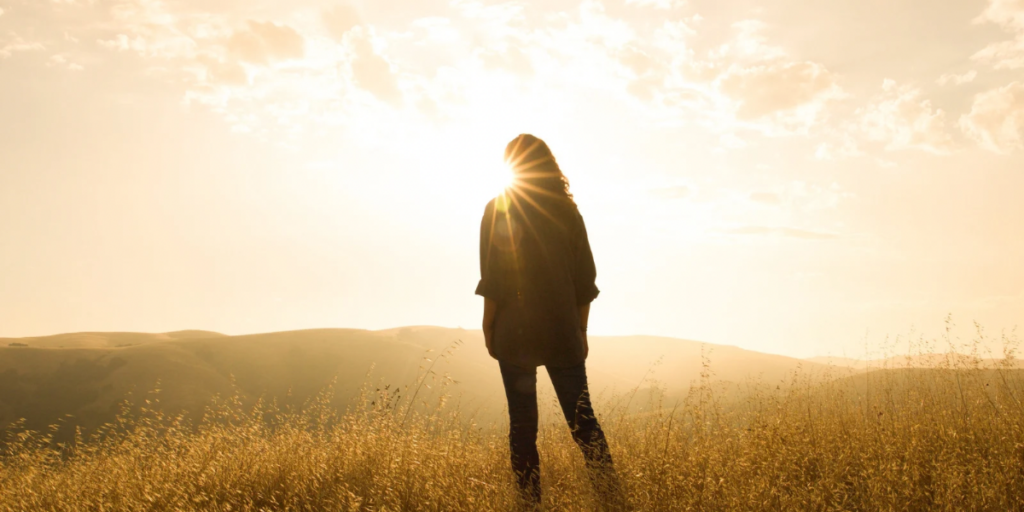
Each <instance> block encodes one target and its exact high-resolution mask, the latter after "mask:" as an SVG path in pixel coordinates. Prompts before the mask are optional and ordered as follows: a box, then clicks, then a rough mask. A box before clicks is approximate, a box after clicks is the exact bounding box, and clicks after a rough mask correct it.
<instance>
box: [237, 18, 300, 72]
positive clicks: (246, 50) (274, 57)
mask: <svg viewBox="0 0 1024 512" xmlns="http://www.w3.org/2000/svg"><path fill="white" fill-rule="evenodd" d="M248 25H249V26H248V28H247V29H244V30H239V31H237V32H235V33H234V35H232V36H231V39H229V40H228V43H227V47H228V50H229V51H230V52H231V53H232V54H234V55H236V56H237V57H238V58H239V59H240V60H242V61H245V62H250V63H253V64H269V63H271V62H274V61H280V60H289V59H301V58H302V57H303V56H305V53H306V41H305V39H303V37H302V36H301V35H299V33H298V32H296V31H295V29H293V28H291V27H289V26H287V25H278V24H276V23H272V22H265V23H261V22H258V21H252V20H249V22H248Z"/></svg>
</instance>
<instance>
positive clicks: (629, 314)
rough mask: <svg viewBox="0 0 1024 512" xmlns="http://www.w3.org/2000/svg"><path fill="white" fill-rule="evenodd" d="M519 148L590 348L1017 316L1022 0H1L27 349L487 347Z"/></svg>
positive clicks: (15, 254)
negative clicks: (514, 142)
mask: <svg viewBox="0 0 1024 512" xmlns="http://www.w3.org/2000/svg"><path fill="white" fill-rule="evenodd" d="M520 132H530V133H534V134H536V135H538V136H540V137H542V138H544V139H546V140H547V141H548V142H549V144H550V146H551V148H552V150H553V151H554V153H555V155H556V156H557V157H558V159H559V162H560V163H561V164H562V167H563V169H564V171H565V173H566V174H567V175H568V176H569V178H570V179H571V180H572V185H573V192H574V193H575V194H576V198H577V202H578V203H579V205H580V210H581V211H582V212H583V214H584V216H585V218H586V219H587V225H588V228H589V231H590V239H591V242H592V244H593V247H594V252H595V257H596V261H597V266H598V285H599V286H600V287H601V289H602V291H603V293H602V295H601V297H600V298H599V299H598V301H597V302H596V303H595V305H594V310H593V319H592V322H591V331H592V332H595V333H607V334H612V333H617V334H641V333H645V334H664V335H672V336H678V337H685V338H691V339H700V340H705V341H709V342H713V343H727V344H735V345H740V346H742V347H744V348H749V349H754V350H761V351H768V352H775V353H782V354H789V355H798V356H809V355H824V354H835V355H841V354H844V353H845V354H847V355H854V356H856V355H862V354H863V353H864V347H865V343H866V341H867V342H868V343H869V344H877V343H879V342H881V340H883V339H884V336H885V335H886V334H890V335H900V334H903V335H905V334H907V333H908V332H910V331H911V330H912V329H914V328H917V329H918V330H919V331H924V332H925V333H928V334H933V333H937V332H939V331H940V330H941V328H942V325H943V319H944V318H945V316H946V314H947V313H953V315H954V318H955V320H956V321H957V322H958V323H959V324H962V325H966V324H970V323H971V321H973V320H978V321H979V322H981V323H983V324H984V325H985V326H986V327H987V328H988V330H989V332H991V333H994V334H997V335H998V332H999V331H1000V330H1001V329H1009V328H1012V327H1014V326H1015V325H1017V324H1018V323H1019V322H1020V321H1021V320H1022V319H1024V264H1022V262H1024V201H1022V192H1024V0H989V1H988V2H986V1H984V0H975V1H967V0H951V1H943V2H935V1H934V0H884V1H883V0H834V1H829V2H820V1H811V0H777V1H765V2H755V1H744V0H736V1H732V0H728V1H722V0H717V1H710V0H694V1H682V0H604V1H597V0H586V1H582V2H581V1H579V0H546V1H543V2H542V1H534V2H526V1H513V2H500V1H465V0H451V1H444V0H365V1H354V2H351V3H338V2H330V1H308V0H297V1H296V0H292V1H284V0H276V1H268V0H246V1H242V0H203V1H199V0H177V1H175V0H168V1H163V2H161V1H158V0H114V1H111V0H0V336H27V335H41V334H52V333H57V332H67V331H83V330H122V331H151V332H156V331H169V330H177V329H188V328H195V329H210V330H217V331H222V332H226V333H232V334H240V333H251V332H262V331H272V330H288V329H300V328H312V327H366V328H385V327H394V326H399V325H410V324H432V325H444V326H463V327H467V328H478V325H479V317H480V312H481V309H482V300H481V299H480V298H479V297H476V296H474V295H473V289H474V287H475V285H476V280H477V279H478V263H477V243H478V242H477V237H478V234H479V223H480V216H481V214H482V213H483V207H484V205H485V204H486V202H487V200H488V199H489V198H490V197H492V196H493V195H494V194H495V193H496V192H497V190H498V189H499V187H500V185H501V183H502V179H503V176H504V174H503V170H502V166H501V157H502V152H503V149H504V145H505V143H506V142H508V141H509V140H511V139H512V138H513V137H514V136H515V135H517V134H519V133H520Z"/></svg>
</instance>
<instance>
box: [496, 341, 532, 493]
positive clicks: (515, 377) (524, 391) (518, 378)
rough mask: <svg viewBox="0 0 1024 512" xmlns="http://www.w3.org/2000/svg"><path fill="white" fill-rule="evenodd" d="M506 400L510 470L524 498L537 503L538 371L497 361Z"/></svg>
mask: <svg viewBox="0 0 1024 512" xmlns="http://www.w3.org/2000/svg"><path fill="white" fill-rule="evenodd" d="M499 366H500V368H501V380H502V382H504V384H505V398H507V399H508V419H509V429H508V441H509V451H511V452H512V471H513V472H514V473H515V475H516V479H517V482H518V483H519V490H520V491H521V492H522V495H523V498H524V499H526V500H527V501H532V502H534V503H539V502H540V455H539V454H538V453H537V368H522V367H519V366H515V365H511V364H508V363H504V362H500V361H499Z"/></svg>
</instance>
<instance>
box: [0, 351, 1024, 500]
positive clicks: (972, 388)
mask: <svg viewBox="0 0 1024 512" xmlns="http://www.w3.org/2000/svg"><path fill="white" fill-rule="evenodd" d="M964 361H965V359H964V358H962V357H959V358H955V359H954V358H951V359H949V364H947V365H945V367H940V368H937V369H914V368H904V369H899V368H891V369H881V370H876V371H872V372H868V373H864V374H860V375H857V376H853V377H848V376H847V377H841V378H836V379H832V380H828V381H825V382H821V381H820V380H818V379H814V380H813V381H812V380H810V379H805V378H804V377H803V376H802V375H801V374H800V372H794V373H793V375H792V377H791V379H790V380H789V382H787V383H784V384H781V385H777V386H776V385H771V386H767V385H761V384H757V383H753V382H751V383H749V384H747V385H745V386H744V392H743V393H736V392H735V390H733V391H731V392H729V393H728V396H725V395H723V394H722V393H721V392H720V391H718V390H716V386H714V385H713V384H712V383H713V380H712V378H711V374H712V372H713V369H714V367H713V364H710V363H707V364H706V366H705V372H704V374H703V376H702V378H701V380H700V382H699V383H698V385H697V386H695V387H694V388H692V389H691V391H690V393H689V394H688V395H687V396H686V397H685V398H684V399H683V400H680V401H678V402H675V403H661V402H659V399H658V396H661V395H657V394H649V395H648V396H643V395H645V394H647V392H641V393H639V394H627V395H625V396H621V397H619V398H617V399H616V400H612V401H606V402H605V403H604V405H603V408H602V409H603V410H600V411H599V414H600V415H601V420H602V422H603V423H604V426H605V428H606V430H607V432H608V435H609V439H610V442H611V444H612V450H613V454H614V457H615V459H616V466H617V469H618V472H619V474H620V476H621V478H622V481H623V484H624V487H625V490H626V492H627V493H628V499H629V501H630V504H631V506H632V507H633V508H634V509H637V510H1022V509H1024V409H1022V403H1021V400H1022V399H1024V378H1022V376H1021V375H1020V371H1019V370H1015V369H1011V368H998V367H997V368H987V367H984V366H982V365H981V364H975V365H971V364H964ZM403 395H410V396H409V397H408V398H405V397H403ZM158 399H159V392H157V393H153V394H151V395H150V397H149V398H148V399H146V400H145V401H144V402H143V403H142V404H141V405H142V406H143V407H142V408H141V409H137V410H136V411H137V412H132V411H133V410H132V409H131V408H129V407H126V408H125V412H124V414H123V415H122V416H121V417H119V419H118V421H116V422H114V423H112V424H110V425H108V426H106V427H104V429H102V430H101V431H100V432H97V433H95V434H93V435H92V436H90V437H91V439H78V440H76V442H75V443H71V444H64V445H61V446H56V447H55V446H54V445H53V443H51V442H50V440H49V439H48V437H47V436H46V435H45V434H43V433H31V432H27V431H21V432H19V431H18V430H17V429H16V428H15V429H10V430H9V431H8V432H7V436H8V439H7V443H6V446H5V448H4V452H3V455H2V458H0V509H2V510H5V511H6V510H11V511H14V510H18V511H21V510H67V511H85V510H159V511H162V510H225V511H226V510H310V511H313V510H512V509H515V507H516V502H515V495H514V493H513V492H512V487H511V479H510V475H509V470H508V462H507V457H508V450H507V447H506V441H505V437H504V436H505V432H504V431H503V429H502V427H501V424H500V423H498V424H486V425H477V424H474V423H473V422H472V421H467V418H463V417H459V414H460V413H459V412H458V411H457V410H456V411H455V412H452V410H453V409H452V408H447V407H439V405H440V404H441V402H443V401H444V400H445V399H446V393H445V390H444V385H443V380H442V384H441V385H440V386H433V387H431V388H428V387H427V385H426V384H424V380H423V379H420V380H419V381H418V382H414V383H412V384H411V385H410V386H408V387H404V388H397V389H393V388H391V387H386V388H385V387H380V388H376V387H372V386H371V387H366V388H364V393H363V395H362V400H361V401H360V402H359V404H360V405H358V406H356V407H351V408H349V409H348V410H347V411H338V410H337V408H335V407H333V406H332V405H331V399H330V393H329V392H325V393H324V394H321V395H320V397H319V398H318V399H317V400H312V401H310V402H308V403H307V404H306V405H305V406H304V407H302V408H301V409H299V410H293V411H287V410H279V409H276V408H275V407H274V406H273V405H271V404H262V403H261V404H257V406H255V407H245V406H243V405H242V404H241V403H240V402H238V401H235V400H232V399H222V400H220V401H217V402H215V403H213V404H211V406H210V407H209V408H208V409H207V413H206V415H205V417H204V418H203V419H202V420H200V421H198V422H197V423H196V424H194V425H193V424H190V423H189V422H187V421H186V420H185V419H184V418H181V417H177V418H175V417H165V416H163V415H162V414H161V413H160V412H159V409H160V407H159V403H158ZM413 402H428V403H429V404H432V406H433V407H432V409H431V410H436V411H445V412H441V413H437V414H423V413H421V412H418V411H419V409H417V410H410V409H409V404H411V403H413ZM631 402H632V403H641V404H643V407H641V408H640V410H639V411H637V408H636V407H635V406H633V404H632V403H631ZM542 406H543V408H544V409H545V413H546V415H545V416H544V418H545V425H544V426H543V428H542V433H541V437H540V450H541V454H542V455H541V456H542V465H543V474H542V479H543V484H544V491H545V494H544V496H545V497H544V500H545V501H544V507H545V508H546V509H548V510H595V509H599V507H600V506H599V504H598V503H595V502H594V498H593V493H592V492H591V490H590V488H589V485H588V481H587V478H586V475H585V468H584V466H583V464H582V458H581V457H580V455H579V452H578V450H577V449H576V447H575V446H574V445H573V444H572V441H571V439H570V437H569V433H568V431H567V429H566V428H565V427H564V425H562V424H560V423H559V422H558V421H556V420H555V419H556V418H557V416H556V415H555V412H554V407H555V406H554V403H553V402H552V399H551V398H550V397H546V398H544V399H543V404H542ZM627 409H628V410H630V411H631V412H628V413H627V412H624V411H626V410H627Z"/></svg>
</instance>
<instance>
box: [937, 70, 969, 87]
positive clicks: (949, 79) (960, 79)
mask: <svg viewBox="0 0 1024 512" xmlns="http://www.w3.org/2000/svg"><path fill="white" fill-rule="evenodd" d="M977 77H978V72H977V71H975V70H973V69H972V70H970V71H968V72H966V73H963V74H961V75H957V74H955V73H946V74H944V75H942V76H940V77H939V79H938V80H936V81H935V83H937V84H939V85H948V84H953V85H963V84H966V83H970V82H973V81H974V79H975V78H977Z"/></svg>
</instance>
